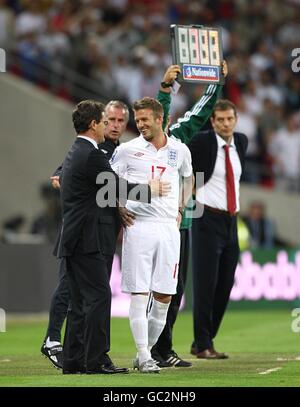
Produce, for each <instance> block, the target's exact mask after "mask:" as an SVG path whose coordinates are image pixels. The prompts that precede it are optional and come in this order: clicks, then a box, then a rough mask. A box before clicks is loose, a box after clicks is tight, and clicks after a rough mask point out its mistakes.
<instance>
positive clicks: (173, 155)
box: [110, 135, 192, 221]
mask: <svg viewBox="0 0 300 407" xmlns="http://www.w3.org/2000/svg"><path fill="white" fill-rule="evenodd" d="M166 141H167V142H166V145H165V146H164V147H162V148H160V149H159V150H157V149H156V148H155V147H154V145H153V144H152V143H149V142H148V141H147V140H145V139H144V137H143V136H142V135H140V136H139V137H137V138H135V139H133V140H131V141H128V142H127V143H123V144H121V145H120V146H119V147H118V148H117V149H116V150H115V152H114V154H113V156H112V158H111V161H110V163H111V166H112V168H113V170H114V171H115V172H116V173H117V174H118V175H119V176H120V177H123V178H126V179H127V180H128V181H129V182H133V183H148V182H149V180H151V179H154V178H158V177H159V178H160V179H161V180H162V181H166V182H170V184H171V191H170V193H169V194H168V195H167V196H166V197H157V198H152V199H151V203H150V204H147V203H139V202H135V201H127V204H126V208H127V209H128V210H130V211H131V212H133V213H134V214H135V215H136V216H139V217H151V218H153V217H155V218H160V219H161V220H162V219H165V220H166V221H168V220H169V221H170V219H172V220H174V219H176V218H177V216H178V206H179V185H180V182H181V177H189V176H191V175H192V164H191V154H190V151H189V149H188V148H187V146H186V145H184V144H182V143H181V142H180V141H178V140H177V139H174V138H172V137H167V136H166Z"/></svg>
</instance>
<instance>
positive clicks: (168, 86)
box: [160, 82, 173, 88]
mask: <svg viewBox="0 0 300 407" xmlns="http://www.w3.org/2000/svg"><path fill="white" fill-rule="evenodd" d="M172 85H173V83H168V82H160V86H161V87H162V88H171V87H172Z"/></svg>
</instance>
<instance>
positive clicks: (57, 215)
mask: <svg viewBox="0 0 300 407" xmlns="http://www.w3.org/2000/svg"><path fill="white" fill-rule="evenodd" d="M40 194H41V197H42V198H43V201H44V205H45V208H44V210H43V211H42V213H41V214H39V215H38V216H37V217H36V218H35V219H34V220H33V223H32V225H31V233H32V234H36V235H41V236H44V237H45V238H46V240H47V241H48V242H50V243H53V242H54V241H55V239H56V237H57V234H58V231H59V228H60V224H61V209H60V199H59V191H58V190H56V189H54V188H52V187H51V186H50V185H48V183H47V184H43V185H41V188H40Z"/></svg>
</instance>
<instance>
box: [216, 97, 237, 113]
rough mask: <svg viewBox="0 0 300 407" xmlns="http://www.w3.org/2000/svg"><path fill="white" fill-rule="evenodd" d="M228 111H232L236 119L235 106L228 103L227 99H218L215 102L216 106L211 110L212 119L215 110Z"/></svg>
mask: <svg viewBox="0 0 300 407" xmlns="http://www.w3.org/2000/svg"><path fill="white" fill-rule="evenodd" d="M230 109H232V110H233V111H234V115H235V117H236V106H235V104H234V103H232V102H230V100H228V99H219V100H218V101H217V102H216V104H215V106H214V108H213V111H212V117H215V112H216V111H217V110H222V111H224V110H230Z"/></svg>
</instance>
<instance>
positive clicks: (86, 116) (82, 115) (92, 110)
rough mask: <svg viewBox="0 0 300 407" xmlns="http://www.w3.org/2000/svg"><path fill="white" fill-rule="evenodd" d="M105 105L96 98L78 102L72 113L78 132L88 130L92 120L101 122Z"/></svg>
mask: <svg viewBox="0 0 300 407" xmlns="http://www.w3.org/2000/svg"><path fill="white" fill-rule="evenodd" d="M104 109H105V106H104V105H103V103H100V102H96V101H95V100H83V101H82V102H80V103H78V105H77V106H76V108H75V110H73V113H72V120H73V125H74V128H75V130H76V132H77V133H78V134H81V133H84V132H86V131H87V130H88V129H89V127H90V124H91V121H93V120H96V123H99V122H100V121H101V119H102V116H103V112H104Z"/></svg>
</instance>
